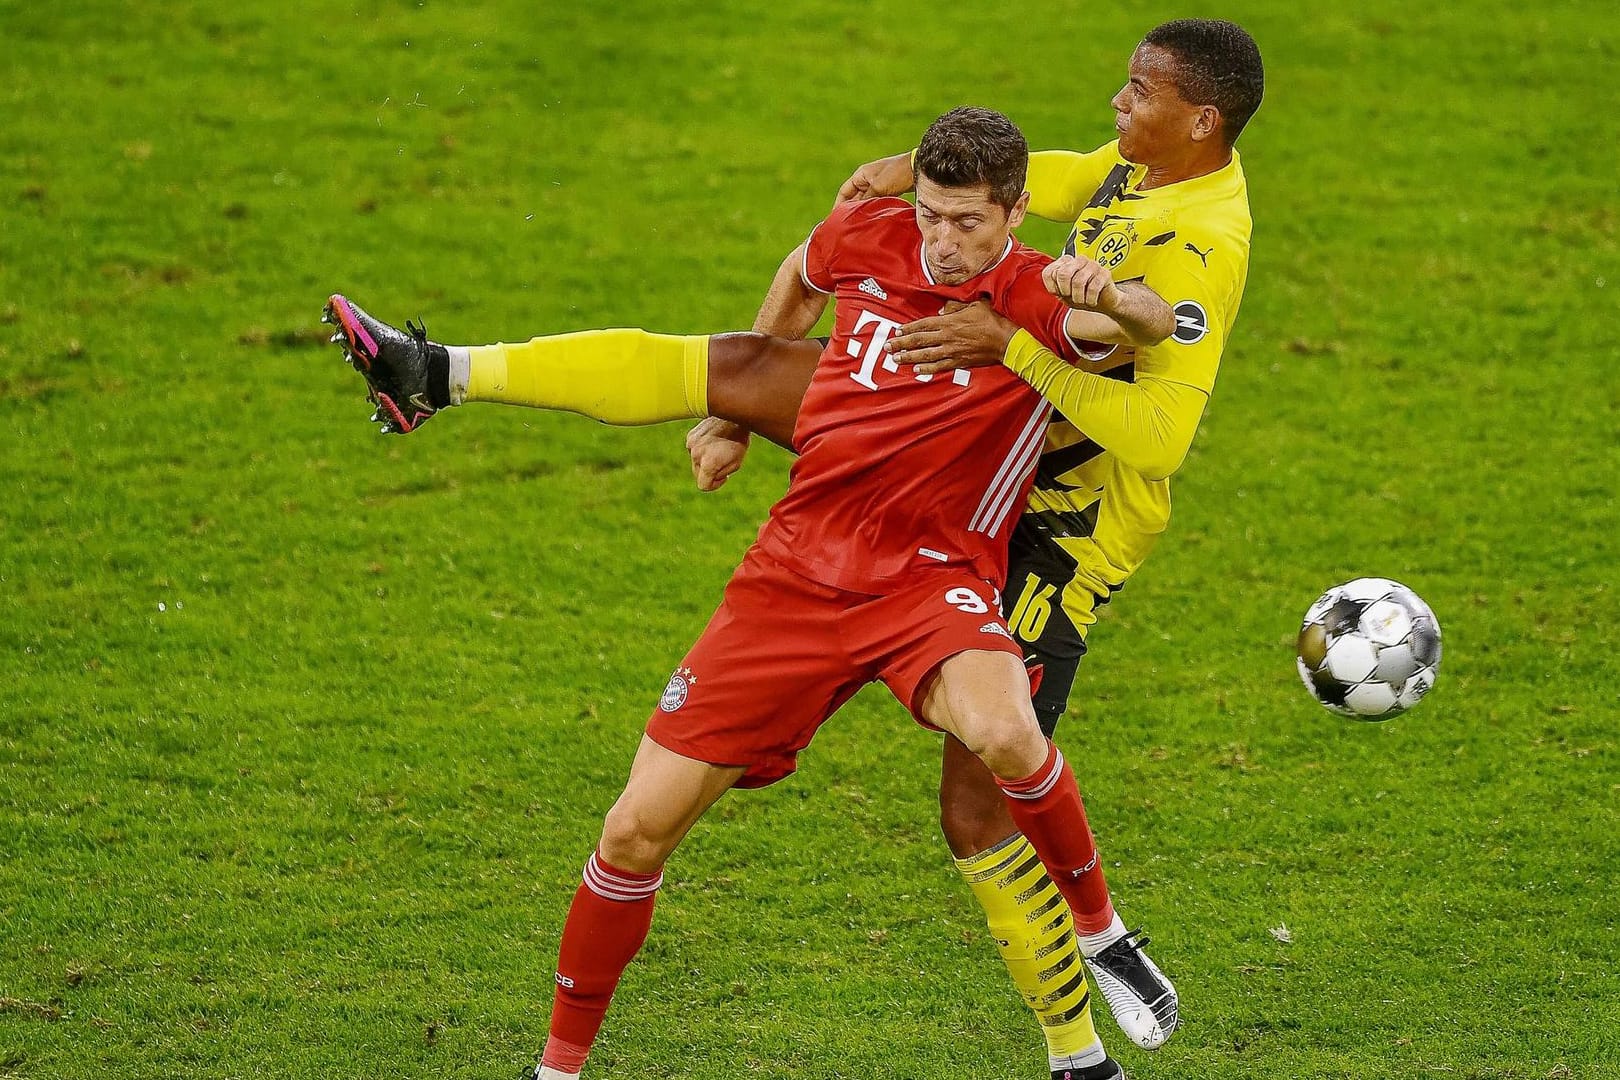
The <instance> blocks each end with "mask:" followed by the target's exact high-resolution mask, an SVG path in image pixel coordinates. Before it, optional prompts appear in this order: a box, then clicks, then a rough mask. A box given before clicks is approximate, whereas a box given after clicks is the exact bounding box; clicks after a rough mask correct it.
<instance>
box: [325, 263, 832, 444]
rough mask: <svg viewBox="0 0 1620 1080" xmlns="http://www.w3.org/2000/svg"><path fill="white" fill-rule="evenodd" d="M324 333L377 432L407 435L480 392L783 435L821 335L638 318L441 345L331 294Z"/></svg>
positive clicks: (622, 416) (617, 420)
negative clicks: (690, 327)
mask: <svg viewBox="0 0 1620 1080" xmlns="http://www.w3.org/2000/svg"><path fill="white" fill-rule="evenodd" d="M321 318H322V320H323V321H325V322H329V323H333V324H334V325H336V326H337V328H338V330H337V333H335V334H333V335H332V341H333V342H334V343H337V344H340V345H342V347H343V353H344V356H345V357H346V358H347V359H348V361H349V363H351V364H353V365H354V367H355V368H356V369H357V370H358V371H359V372H360V373H361V374H362V375H364V376H365V377H366V382H367V385H368V386H369V387H370V390H371V397H372V399H373V400H375V401H376V402H377V405H378V409H377V416H376V417H375V418H374V419H378V420H381V421H383V428H382V430H383V433H384V434H389V433H396V434H406V433H408V432H411V431H414V430H416V428H418V427H420V426H421V425H422V423H424V422H425V421H426V420H427V419H428V418H429V417H431V416H433V415H435V413H437V412H438V411H439V410H441V409H443V408H445V407H446V406H448V405H461V404H464V403H466V402H474V401H483V402H489V403H492V404H499V405H520V406H524V407H527V408H534V409H550V410H556V411H562V412H573V413H578V414H580V415H581V416H588V417H590V418H591V419H593V420H600V421H602V422H603V423H605V424H613V425H616V426H624V425H640V424H659V423H664V422H666V421H671V420H691V419H701V418H703V417H706V416H715V417H719V418H721V419H725V420H730V421H733V422H735V423H737V424H741V425H742V426H744V427H746V428H748V429H749V430H750V431H755V432H758V433H759V434H761V435H763V436H765V437H766V438H767V439H770V440H771V441H772V442H774V443H776V444H777V445H778V446H791V445H792V441H793V427H794V423H795V421H796V420H797V419H798V413H799V403H800V401H802V400H803V398H804V393H805V388H806V387H807V386H809V383H810V377H811V375H812V374H813V373H814V372H815V369H816V361H817V358H818V357H819V356H820V355H821V348H822V346H821V343H820V342H817V341H793V340H788V339H784V338H773V337H769V336H767V335H765V334H756V333H749V332H740V333H726V334H687V335H675V334H654V333H650V332H648V331H646V330H638V329H627V328H619V329H609V330H582V331H577V332H574V333H566V334H547V335H542V336H540V337H534V338H530V339H529V340H528V341H524V342H518V343H516V344H505V343H496V344H494V345H440V344H439V343H437V342H434V341H429V340H428V338H427V335H426V333H425V332H423V331H422V329H421V328H420V327H415V326H412V325H411V324H410V323H406V324H405V325H406V330H403V331H402V330H399V329H396V328H395V327H393V326H390V325H388V324H387V323H385V322H383V321H382V320H380V319H377V318H375V317H373V316H372V315H369V314H367V313H366V312H365V311H363V310H361V309H360V307H359V306H358V305H356V304H355V303H354V301H352V300H350V299H348V298H347V297H344V296H342V295H334V296H332V298H331V299H330V300H329V301H328V302H327V305H326V310H325V313H324V314H323V315H322V316H321Z"/></svg>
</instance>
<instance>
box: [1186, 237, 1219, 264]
mask: <svg viewBox="0 0 1620 1080" xmlns="http://www.w3.org/2000/svg"><path fill="white" fill-rule="evenodd" d="M1183 246H1184V247H1185V248H1186V249H1187V250H1188V251H1190V252H1192V253H1193V254H1194V255H1196V256H1198V261H1199V262H1201V263H1203V264H1204V269H1206V270H1207V269H1209V252H1210V251H1214V250H1215V245H1214V244H1211V245H1210V246H1209V251H1199V250H1198V248H1197V247H1196V246H1195V245H1194V244H1193V243H1192V242H1191V241H1188V242H1187V243H1186V244H1184V245H1183Z"/></svg>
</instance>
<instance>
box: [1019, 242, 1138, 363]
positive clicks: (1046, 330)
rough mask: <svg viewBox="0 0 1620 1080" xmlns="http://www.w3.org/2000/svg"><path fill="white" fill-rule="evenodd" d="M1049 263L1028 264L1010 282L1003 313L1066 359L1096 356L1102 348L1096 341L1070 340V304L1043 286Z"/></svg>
mask: <svg viewBox="0 0 1620 1080" xmlns="http://www.w3.org/2000/svg"><path fill="white" fill-rule="evenodd" d="M1044 268H1045V263H1044V262H1043V263H1039V264H1037V263H1026V264H1025V266H1024V267H1023V269H1022V271H1021V272H1020V273H1019V274H1018V275H1017V276H1016V277H1015V278H1013V280H1012V281H1011V282H1010V283H1009V285H1008V287H1007V291H1006V293H1005V294H1004V295H1003V297H1002V301H1001V303H1000V304H999V305H997V306H998V307H999V309H1000V311H1001V313H1002V314H1003V315H1005V316H1007V318H1009V319H1011V320H1012V321H1013V322H1015V323H1017V324H1018V325H1019V326H1022V327H1023V328H1024V329H1025V330H1028V331H1029V332H1030V333H1031V334H1032V335H1033V336H1034V338H1035V340H1036V341H1039V342H1040V343H1041V344H1042V345H1045V346H1046V347H1047V348H1048V349H1051V350H1052V351H1053V352H1055V353H1057V354H1058V355H1059V356H1061V357H1063V359H1065V360H1078V359H1080V358H1081V357H1082V356H1095V355H1097V351H1098V349H1099V348H1100V349H1101V350H1102V351H1103V352H1105V353H1106V352H1108V351H1109V348H1110V347H1109V346H1107V345H1102V346H1099V345H1098V344H1097V343H1096V342H1092V341H1075V340H1074V339H1073V338H1071V337H1069V332H1068V330H1067V329H1066V328H1065V327H1064V321H1065V320H1066V319H1067V318H1068V317H1069V308H1068V305H1066V304H1064V303H1063V301H1061V300H1059V299H1058V298H1057V297H1055V296H1053V295H1052V294H1051V293H1049V292H1047V291H1046V286H1045V285H1043V284H1042V283H1041V271H1042V270H1043V269H1044Z"/></svg>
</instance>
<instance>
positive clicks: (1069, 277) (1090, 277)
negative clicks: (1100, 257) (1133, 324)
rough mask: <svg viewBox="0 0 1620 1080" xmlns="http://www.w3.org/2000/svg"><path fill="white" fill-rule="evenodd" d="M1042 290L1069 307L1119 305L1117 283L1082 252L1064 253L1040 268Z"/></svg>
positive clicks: (1089, 308)
mask: <svg viewBox="0 0 1620 1080" xmlns="http://www.w3.org/2000/svg"><path fill="white" fill-rule="evenodd" d="M1041 282H1042V283H1043V284H1044V285H1045V286H1046V291H1047V292H1049V293H1051V294H1052V295H1053V296H1055V297H1057V298H1058V299H1059V300H1062V301H1063V302H1064V303H1065V304H1068V305H1069V306H1070V307H1072V308H1078V309H1079V310H1081V311H1101V312H1103V313H1104V314H1106V313H1108V312H1111V311H1113V310H1115V309H1116V308H1117V307H1118V306H1119V301H1120V295H1119V286H1117V285H1115V284H1114V279H1113V277H1111V276H1110V275H1109V273H1108V271H1107V270H1106V269H1104V268H1103V265H1102V264H1101V263H1099V262H1097V261H1096V260H1095V259H1088V258H1086V257H1085V256H1084V255H1064V256H1063V257H1061V258H1059V259H1058V260H1057V261H1056V262H1053V263H1050V264H1048V266H1047V267H1046V269H1045V270H1042V271H1041Z"/></svg>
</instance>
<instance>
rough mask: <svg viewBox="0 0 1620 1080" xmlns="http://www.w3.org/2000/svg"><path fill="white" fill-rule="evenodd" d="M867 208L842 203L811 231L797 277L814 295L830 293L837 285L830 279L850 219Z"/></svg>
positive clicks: (864, 205) (805, 244)
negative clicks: (815, 293) (813, 291)
mask: <svg viewBox="0 0 1620 1080" xmlns="http://www.w3.org/2000/svg"><path fill="white" fill-rule="evenodd" d="M866 205H867V204H866V203H865V202H848V203H844V204H843V205H842V206H839V207H836V208H834V210H833V212H832V213H830V214H828V215H827V216H826V218H824V219H823V220H822V222H821V224H820V225H817V226H816V227H815V228H814V229H811V230H810V238H809V239H808V240H806V241H805V242H804V264H803V265H802V266H800V267H799V276H800V277H801V278H803V279H804V283H805V284H806V285H808V286H810V287H811V288H812V289H814V290H816V291H817V292H823V293H830V292H832V291H833V287H834V286H835V285H836V284H837V282H836V281H834V280H833V274H832V267H833V266H835V265H837V260H838V255H839V248H840V246H841V245H842V243H843V241H844V235H845V233H847V232H848V231H849V227H850V222H851V219H853V218H855V217H856V216H857V215H858V214H860V213H861V211H862V209H863V208H864V207H866Z"/></svg>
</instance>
